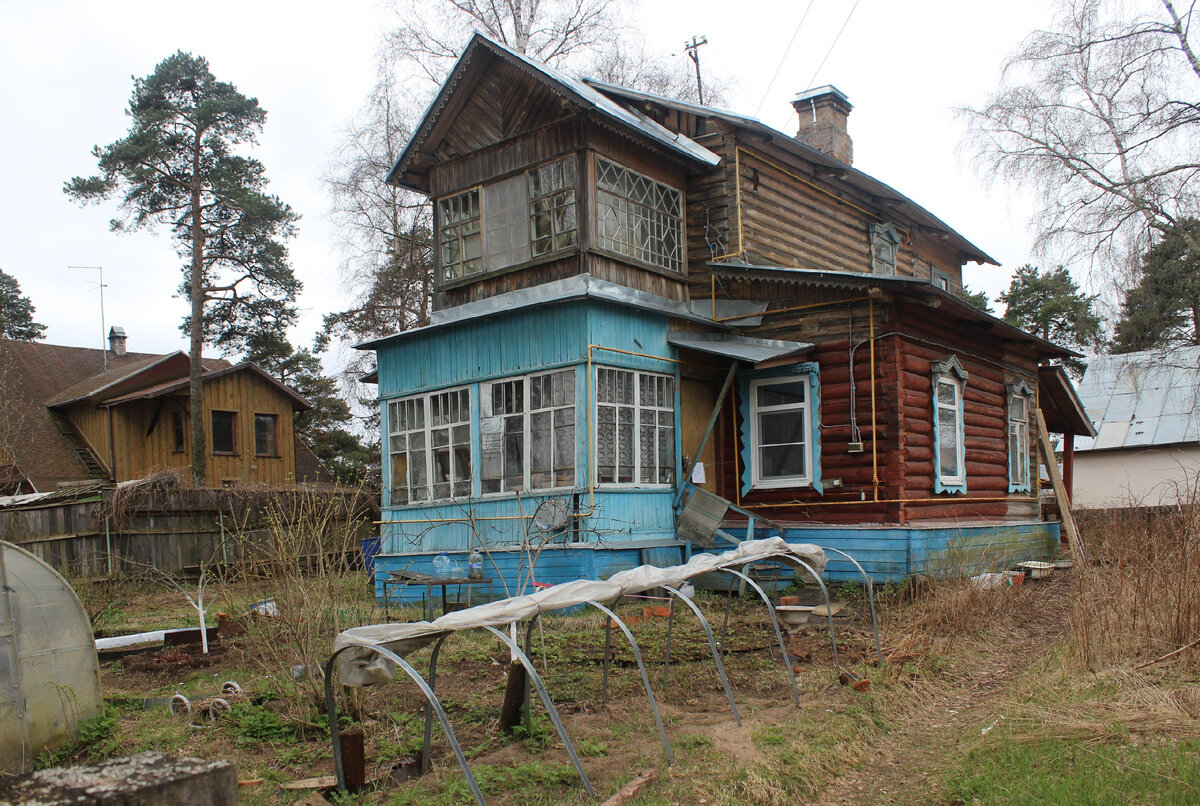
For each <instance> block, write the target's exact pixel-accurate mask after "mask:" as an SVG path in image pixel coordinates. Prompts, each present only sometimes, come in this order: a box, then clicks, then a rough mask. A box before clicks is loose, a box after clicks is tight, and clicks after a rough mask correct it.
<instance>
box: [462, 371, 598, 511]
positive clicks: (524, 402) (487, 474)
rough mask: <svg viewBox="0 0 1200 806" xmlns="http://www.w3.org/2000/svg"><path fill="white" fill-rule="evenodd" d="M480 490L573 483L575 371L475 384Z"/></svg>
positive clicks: (491, 491) (567, 484) (531, 488)
mask: <svg viewBox="0 0 1200 806" xmlns="http://www.w3.org/2000/svg"><path fill="white" fill-rule="evenodd" d="M480 408H481V409H482V412H481V416H480V443H481V447H482V451H483V457H482V463H481V464H482V471H481V477H482V491H483V492H484V493H485V494H486V493H501V492H518V491H521V490H542V489H555V488H561V487H571V486H574V484H575V370H574V369H565V370H559V371H556V372H547V373H542V374H539V375H530V376H526V377H521V378H506V379H504V380H501V381H494V382H491V383H485V384H482V385H481V386H480Z"/></svg>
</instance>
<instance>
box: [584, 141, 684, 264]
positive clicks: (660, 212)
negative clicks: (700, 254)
mask: <svg viewBox="0 0 1200 806" xmlns="http://www.w3.org/2000/svg"><path fill="white" fill-rule="evenodd" d="M596 239H597V244H598V245H599V246H600V248H602V249H608V250H611V251H613V252H616V253H618V254H622V255H627V256H629V257H632V258H635V259H637V260H641V261H643V262H645V263H649V264H651V265H654V266H660V267H662V268H664V269H672V270H674V271H681V270H682V269H683V195H682V194H681V193H680V192H679V191H678V190H676V189H675V188H672V187H670V186H668V185H664V184H663V183H661V182H656V181H655V180H653V179H651V178H650V177H648V176H643V175H642V174H639V173H635V172H634V171H631V170H629V169H628V168H625V167H623V166H621V165H618V164H617V163H615V162H610V161H609V160H606V159H603V158H601V157H597V158H596Z"/></svg>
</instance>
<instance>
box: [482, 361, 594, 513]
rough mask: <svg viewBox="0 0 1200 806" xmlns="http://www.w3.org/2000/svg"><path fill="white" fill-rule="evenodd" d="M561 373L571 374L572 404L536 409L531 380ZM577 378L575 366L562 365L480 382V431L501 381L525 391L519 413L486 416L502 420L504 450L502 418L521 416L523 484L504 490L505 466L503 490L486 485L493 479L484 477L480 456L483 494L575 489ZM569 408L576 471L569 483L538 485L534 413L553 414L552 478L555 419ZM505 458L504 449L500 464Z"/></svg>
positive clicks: (551, 435) (494, 494)
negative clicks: (557, 367)
mask: <svg viewBox="0 0 1200 806" xmlns="http://www.w3.org/2000/svg"><path fill="white" fill-rule="evenodd" d="M560 373H561V374H563V375H566V376H568V378H569V381H570V384H569V388H570V390H571V401H570V402H569V403H563V404H561V405H558V406H555V405H553V404H551V405H549V406H545V405H543V406H540V407H538V408H536V409H535V408H533V405H532V401H533V392H532V386H533V384H532V381H533V380H534V379H535V378H545V377H549V376H553V375H557V374H560ZM575 379H576V372H575V367H573V366H572V367H565V368H560V369H553V370H549V371H546V372H534V373H530V374H529V375H514V376H511V377H507V378H498V379H496V380H494V381H487V382H485V383H481V384H480V385H479V408H480V412H479V422H480V431H481V432H482V430H483V421H484V419H485V416H484V412H485V411H486V410H487V409H488V408H489V403H488V402H487V401H490V400H491V397H492V389H493V387H495V386H498V385H501V384H508V383H514V382H520V383H521V394H522V407H521V411H520V412H517V413H513V414H495V413H494V412H493V413H492V414H491V415H490V417H488V418H487V419H498V420H500V421H501V430H500V438H501V450H502V451H503V439H504V430H503V429H504V425H503V421H504V420H506V419H508V418H510V417H520V418H521V426H522V428H521V433H522V435H523V441H522V446H521V465H522V468H521V472H522V481H521V486H520V487H519V488H516V487H514V488H508V489H505V488H504V484H505V477H504V474H503V468H502V471H501V475H500V479H499V482H500V485H501V489H499V490H487V489H486V488H485V487H484V486H483V485H485V484H486V482H488V481H490V480H491V479H488V478H485V476H484V472H485V471H484V459H483V456H480V459H479V479H480V485H481V490H482V495H484V496H486V497H492V496H505V495H513V494H516V493H522V492H534V491H536V492H541V491H553V490H570V489H574V487H575V486H576V484H577V482H578V477H579V467H578V462H577V459H576V454H577V452H578V449H577V447H576V442H577V438H578V434H579V431H578V429H579V417H578V407H577V398H578V395H577V390H576V388H575V385H576V380H575ZM567 410H569V411H571V413H572V415H573V417H574V422H573V423H572V424H571V425H572V438H571V467H572V468H573V470H574V472H573V474H572V479H571V482H570V483H569V484H550V485H549V486H540V485H535V484H534V478H533V477H534V470H533V427H532V421H533V415H534V414H538V413H542V412H549V413H550V417H551V428H550V431H551V433H550V451H551V453H550V457H551V458H550V475H551V478H552V479H553V478H554V469H555V466H556V462H555V449H556V448H557V441H556V440H555V438H554V424H553V420H554V417H555V416H556V412H559V411H567ZM480 436H481V439H482V436H483V435H482V433H481V435H480ZM482 450H484V448H482V447H481V451H482ZM503 461H504V458H503V452H502V453H501V463H502V464H503ZM539 472H540V471H539Z"/></svg>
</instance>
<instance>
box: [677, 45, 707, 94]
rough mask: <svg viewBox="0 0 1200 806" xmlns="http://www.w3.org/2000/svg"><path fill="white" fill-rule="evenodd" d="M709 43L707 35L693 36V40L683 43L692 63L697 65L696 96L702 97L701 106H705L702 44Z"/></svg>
mask: <svg viewBox="0 0 1200 806" xmlns="http://www.w3.org/2000/svg"><path fill="white" fill-rule="evenodd" d="M707 44H708V37H707V36H702V37H700V38H699V39H697V38H696V37H694V36H693V37H692V41H691V42H684V43H683V49H684V50H686V51H687V55H688V58H689V59H691V60H692V64H694V65H696V97H697V98H699V99H700V105H701V106H704V86H703V85H702V84H701V83H700V46H701V45H707Z"/></svg>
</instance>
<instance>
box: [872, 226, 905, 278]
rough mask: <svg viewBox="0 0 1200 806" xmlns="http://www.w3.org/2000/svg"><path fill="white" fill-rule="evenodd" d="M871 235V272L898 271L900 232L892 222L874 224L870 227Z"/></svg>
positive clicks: (890, 273)
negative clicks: (897, 252)
mask: <svg viewBox="0 0 1200 806" xmlns="http://www.w3.org/2000/svg"><path fill="white" fill-rule="evenodd" d="M868 232H869V233H870V237H871V273H872V274H887V275H894V274H895V273H896V250H897V249H899V247H900V240H901V239H900V233H898V232H897V231H896V227H895V226H894V225H892V224H891V223H890V222H889V223H887V224H872V225H871V226H870V227H869V228H868Z"/></svg>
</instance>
